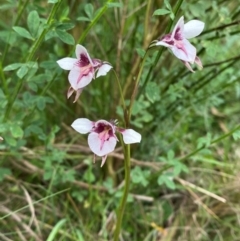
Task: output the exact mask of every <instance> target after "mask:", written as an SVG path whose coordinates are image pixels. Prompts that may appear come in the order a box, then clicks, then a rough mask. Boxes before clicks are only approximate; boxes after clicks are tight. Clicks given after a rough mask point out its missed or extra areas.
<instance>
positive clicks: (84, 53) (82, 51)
mask: <svg viewBox="0 0 240 241" xmlns="http://www.w3.org/2000/svg"><path fill="white" fill-rule="evenodd" d="M75 53H76V56H77V59H79V60H81V56H86V57H87V59H88V61H89V62H90V64H91V65H93V62H92V59H91V58H90V56H89V54H88V51H87V50H86V49H85V48H84V47H83V46H82V45H80V44H77V46H76V50H75ZM82 60H83V59H82ZM83 64H84V63H83ZM86 64H88V63H86Z"/></svg>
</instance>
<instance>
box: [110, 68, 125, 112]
mask: <svg viewBox="0 0 240 241" xmlns="http://www.w3.org/2000/svg"><path fill="white" fill-rule="evenodd" d="M113 73H114V75H115V77H116V80H117V84H118V89H119V92H120V96H121V102H122V106H123V110H124V111H125V110H126V105H125V101H124V97H123V91H122V86H121V83H120V80H119V78H118V76H117V73H116V71H115V70H114V69H113Z"/></svg>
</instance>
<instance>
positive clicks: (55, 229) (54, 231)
mask: <svg viewBox="0 0 240 241" xmlns="http://www.w3.org/2000/svg"><path fill="white" fill-rule="evenodd" d="M66 221H67V219H62V220H60V221H59V222H58V223H57V224H56V225H55V226H54V227H53V229H52V231H51V233H50V234H49V236H48V238H47V241H54V240H56V239H57V233H58V232H59V230H61V229H62V226H63V225H64V224H65V223H66Z"/></svg>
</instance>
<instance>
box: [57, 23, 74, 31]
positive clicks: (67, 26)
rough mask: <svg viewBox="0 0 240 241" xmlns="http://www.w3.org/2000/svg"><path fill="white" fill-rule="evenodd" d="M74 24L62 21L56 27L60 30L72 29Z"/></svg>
mask: <svg viewBox="0 0 240 241" xmlns="http://www.w3.org/2000/svg"><path fill="white" fill-rule="evenodd" d="M74 26H75V24H74V23H63V24H61V25H59V26H57V28H58V29H60V30H65V31H66V30H69V29H72V28H74Z"/></svg>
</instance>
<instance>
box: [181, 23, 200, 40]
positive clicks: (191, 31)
mask: <svg viewBox="0 0 240 241" xmlns="http://www.w3.org/2000/svg"><path fill="white" fill-rule="evenodd" d="M204 25H205V23H204V22H202V21H199V20H191V21H189V22H187V23H186V24H184V30H183V35H184V37H185V38H187V39H190V38H194V37H196V36H198V35H199V34H200V33H201V32H202V31H203V29H204Z"/></svg>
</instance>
